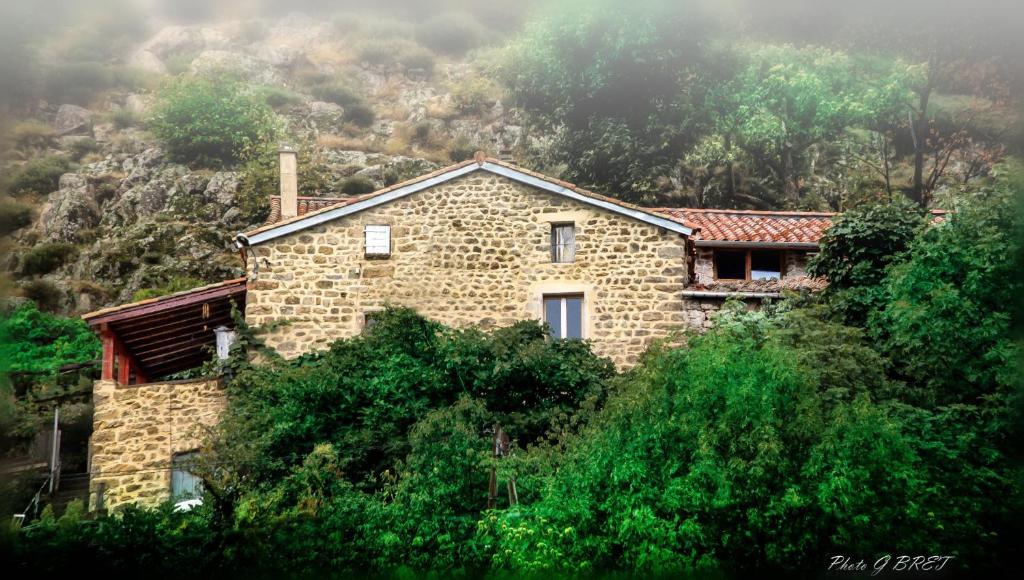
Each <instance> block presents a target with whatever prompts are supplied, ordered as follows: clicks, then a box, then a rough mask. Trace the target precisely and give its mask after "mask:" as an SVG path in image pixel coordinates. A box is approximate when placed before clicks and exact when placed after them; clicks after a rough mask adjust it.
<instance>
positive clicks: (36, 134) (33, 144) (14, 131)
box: [7, 120, 57, 151]
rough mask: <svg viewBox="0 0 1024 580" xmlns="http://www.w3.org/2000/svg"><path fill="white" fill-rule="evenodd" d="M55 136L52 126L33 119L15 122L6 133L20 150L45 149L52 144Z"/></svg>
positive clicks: (55, 132)
mask: <svg viewBox="0 0 1024 580" xmlns="http://www.w3.org/2000/svg"><path fill="white" fill-rule="evenodd" d="M56 137H57V131H56V130H55V129H54V128H53V127H51V126H50V125H47V124H46V123H40V122H39V121H35V120H28V121H22V122H20V123H17V124H15V125H14V126H13V127H11V129H10V131H8V133H7V138H8V139H10V141H11V143H12V144H13V145H14V146H15V147H16V148H18V149H21V150H22V151H32V150H36V149H45V148H46V147H49V146H51V145H53V143H54V139H55V138H56Z"/></svg>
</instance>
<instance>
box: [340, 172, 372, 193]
mask: <svg viewBox="0 0 1024 580" xmlns="http://www.w3.org/2000/svg"><path fill="white" fill-rule="evenodd" d="M340 189H341V192H342V193H345V194H348V195H360V194H363V193H370V192H371V191H374V190H375V189H377V186H376V185H375V184H374V183H373V180H372V179H370V178H369V177H366V176H364V175H353V176H352V177H349V178H346V179H345V181H342V182H341V188H340Z"/></svg>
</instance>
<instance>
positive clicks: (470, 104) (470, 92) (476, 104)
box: [451, 76, 501, 114]
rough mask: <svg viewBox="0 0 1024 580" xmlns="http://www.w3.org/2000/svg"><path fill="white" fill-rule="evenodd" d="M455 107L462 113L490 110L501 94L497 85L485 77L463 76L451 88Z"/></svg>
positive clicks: (477, 112)
mask: <svg viewBox="0 0 1024 580" xmlns="http://www.w3.org/2000/svg"><path fill="white" fill-rule="evenodd" d="M451 95H452V99H453V100H454V101H455V107H456V108H457V109H458V110H459V112H460V113H463V114H479V113H483V112H485V111H488V110H490V108H491V107H493V106H494V104H495V103H497V102H498V98H499V97H500V96H501V89H500V88H499V87H498V85H497V84H496V83H495V82H494V81H492V80H490V79H487V78H485V77H480V76H471V77H466V78H463V79H462V80H461V81H460V82H458V83H456V84H455V85H454V86H453V87H452V88H451Z"/></svg>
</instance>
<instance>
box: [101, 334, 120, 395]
mask: <svg viewBox="0 0 1024 580" xmlns="http://www.w3.org/2000/svg"><path fill="white" fill-rule="evenodd" d="M100 337H101V339H102V341H103V371H102V373H101V374H100V378H101V379H103V380H104V381H112V380H114V354H115V353H114V350H115V349H116V348H117V346H116V342H115V340H114V331H113V330H111V329H110V328H109V327H108V326H107V325H106V324H104V325H103V327H102V328H101V329H100Z"/></svg>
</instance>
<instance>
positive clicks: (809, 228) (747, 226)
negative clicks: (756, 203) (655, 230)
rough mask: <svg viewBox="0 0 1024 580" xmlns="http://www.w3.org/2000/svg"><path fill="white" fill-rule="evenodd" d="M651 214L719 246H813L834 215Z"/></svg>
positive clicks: (660, 210) (665, 211) (666, 210)
mask: <svg viewBox="0 0 1024 580" xmlns="http://www.w3.org/2000/svg"><path fill="white" fill-rule="evenodd" d="M653 211H654V212H655V213H659V214H661V215H664V216H667V217H670V218H671V219H673V220H676V221H681V222H684V223H685V224H686V225H689V226H690V227H694V228H699V229H700V232H699V234H698V236H699V237H698V239H700V240H707V241H722V242H772V243H790V244H794V243H797V244H805V243H817V242H818V240H820V239H821V235H822V233H824V232H825V230H827V229H828V228H829V227H830V226H831V225H832V218H833V217H834V216H835V215H836V214H834V213H826V212H796V211H749V210H725V209H692V208H658V209H655V210H653Z"/></svg>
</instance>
